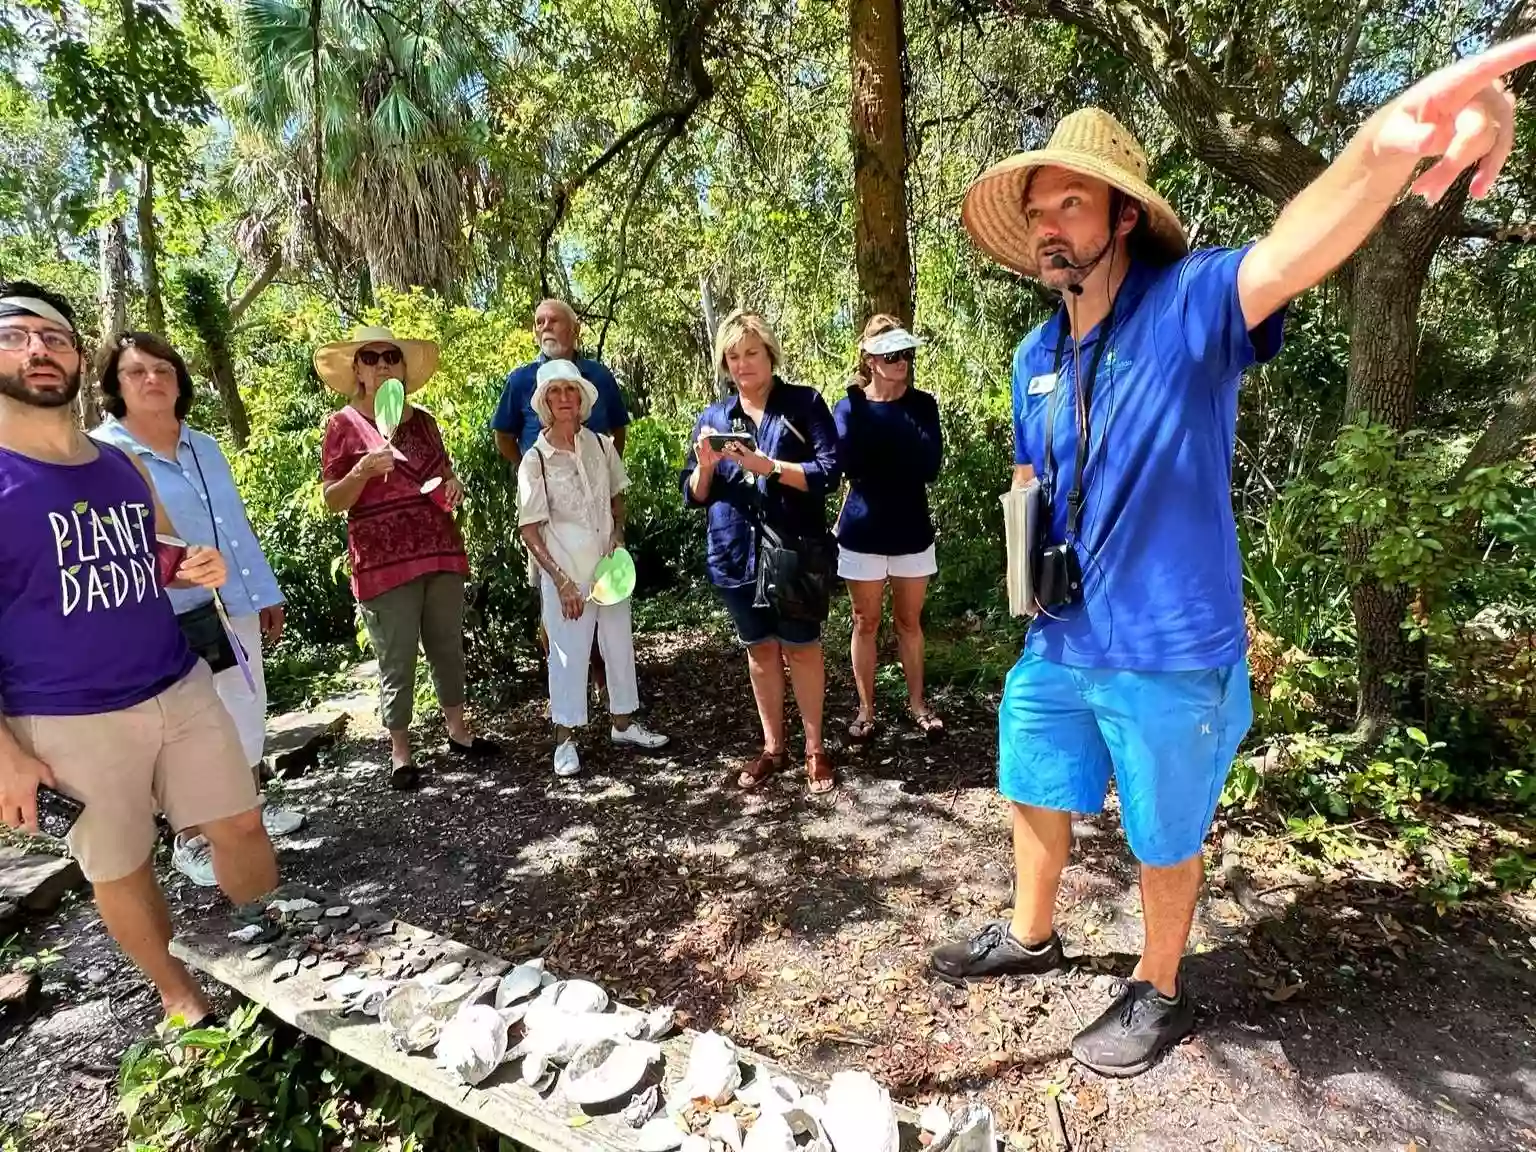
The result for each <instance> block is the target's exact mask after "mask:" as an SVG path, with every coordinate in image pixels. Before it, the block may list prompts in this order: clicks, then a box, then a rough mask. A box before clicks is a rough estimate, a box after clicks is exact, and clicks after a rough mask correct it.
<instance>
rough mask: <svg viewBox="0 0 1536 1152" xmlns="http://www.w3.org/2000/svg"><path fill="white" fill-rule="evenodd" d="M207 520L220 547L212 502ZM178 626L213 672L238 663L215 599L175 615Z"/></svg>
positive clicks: (194, 451)
mask: <svg viewBox="0 0 1536 1152" xmlns="http://www.w3.org/2000/svg"><path fill="white" fill-rule="evenodd" d="M187 446H188V447H189V448H191V449H192V463H193V465H194V466H195V467H196V468H197V479H198V481H199V482H200V483H201V484H202V486H203V495H204V496H207V495H208V478H207V477H206V476H204V475H203V462H202V461H201V460H199V459H198V458H197V449H196V448H195V447H193V445H192V444H191V442H190V441H189V442H188V445H187ZM207 503H208V519H209V521H210V522H211V523H212V525H213V546H214V547H215V548H218V546H219V522H218V519H217V518H216V517H215V516H214V514H213V500H212V498H209V500H208V502H207ZM176 623H177V624H179V625H181V634H182V635H183V636H185V637H186V639H187V647H189V648H191V649H192V652H193V654H194V655H197V656H201V657H202V658H203V659H204V660H205V661H207V663H208V667H209V668H210V669H212V670H213V671H214V672H223V671H225V670H226V669H229V668H233V667H235V666H236V665H237V664H239V660H237V659H236V658H235V642H234V640H233V638H232V637H231V636H230V634H229V630H228V629H226V628H225V627H224V621H223V620H221V619H219V610H218V608H216V607H215V606H214V603H213V601H212V600H210V601H208V603H206V604H200V605H199V606H198V607H196V608H191V609H188V610H187V611H186V612H178V613H177V614H176Z"/></svg>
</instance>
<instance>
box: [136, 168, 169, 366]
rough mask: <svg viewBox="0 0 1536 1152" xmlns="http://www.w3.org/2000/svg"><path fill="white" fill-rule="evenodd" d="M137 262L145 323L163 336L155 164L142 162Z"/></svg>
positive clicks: (163, 323)
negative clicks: (141, 283)
mask: <svg viewBox="0 0 1536 1152" xmlns="http://www.w3.org/2000/svg"><path fill="white" fill-rule="evenodd" d="M139 264H140V266H141V267H142V269H143V274H144V325H145V327H146V328H148V329H149V330H150V331H151V332H153V333H154V334H155V335H157V336H164V335H165V301H164V297H163V296H162V295H161V293H160V234H159V232H157V231H156V229H155V166H154V164H153V163H152V162H151V161H149V160H147V159H146V160H145V161H144V167H143V169H142V171H141V173H140V178H139Z"/></svg>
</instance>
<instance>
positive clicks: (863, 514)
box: [832, 386, 944, 556]
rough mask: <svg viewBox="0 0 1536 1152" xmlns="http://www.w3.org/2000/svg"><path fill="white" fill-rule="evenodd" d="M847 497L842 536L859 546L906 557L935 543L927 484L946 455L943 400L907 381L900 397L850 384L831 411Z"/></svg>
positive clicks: (847, 545) (849, 545)
mask: <svg viewBox="0 0 1536 1152" xmlns="http://www.w3.org/2000/svg"><path fill="white" fill-rule="evenodd" d="M832 418H833V420H834V421H835V423H836V424H837V452H838V458H839V459H840V460H841V461H842V465H843V475H845V476H846V477H847V478H848V499H847V501H846V502H845V503H844V504H843V512H842V515H841V516H840V517H839V518H838V522H837V541H838V543H839V544H841V545H842V546H843V547H844V548H848V549H851V550H852V551H854V552H870V553H873V554H875V555H878V556H906V555H910V554H912V553H914V552H925V551H927V549H928V546H929V545H930V544H932V543H933V518H932V516H931V515H930V514H929V511H928V485H929V484H932V483H933V482H934V480H936V479H937V478H938V475H939V465H940V464H941V463H942V462H943V459H944V440H943V433H942V432H941V431H940V430H939V406H938V404H937V403H936V402H935V401H934V398H933V396H932V394H930V393H928V392H923V391H920V390H919V389H917V388H908V389H907V390H906V391H905V392H903V393H902V394H901V395H900V396H898V397H897V398H896V399H894V400H884V401H880V400H871V399H869V397H868V396H866V395H865V394H864V390H863V389H862V388H858V387H852V386H850V387H849V389H848V395H847V397H846V398H845V399H843V400H839V401H838V402H837V407H836V408H835V409H833V411H832Z"/></svg>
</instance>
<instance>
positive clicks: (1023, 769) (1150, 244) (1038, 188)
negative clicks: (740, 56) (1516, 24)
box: [932, 36, 1536, 1076]
mask: <svg viewBox="0 0 1536 1152" xmlns="http://www.w3.org/2000/svg"><path fill="white" fill-rule="evenodd" d="M1531 60H1536V36H1527V37H1523V38H1521V39H1520V40H1515V41H1511V42H1509V43H1508V44H1504V45H1501V46H1499V47H1496V48H1493V49H1490V50H1489V51H1487V52H1485V53H1483V54H1482V55H1479V56H1472V57H1468V58H1466V59H1464V60H1462V61H1460V62H1459V63H1457V64H1454V65H1452V66H1451V67H1449V68H1445V69H1442V70H1441V71H1439V72H1436V73H1434V74H1433V75H1431V76H1430V77H1428V78H1427V79H1425V80H1423V81H1421V82H1420V83H1418V84H1416V85H1414V86H1413V87H1412V88H1409V89H1408V90H1407V91H1406V92H1404V93H1402V94H1401V95H1400V96H1398V97H1396V98H1395V99H1394V100H1392V102H1391V103H1389V104H1387V105H1385V106H1384V107H1383V108H1381V109H1380V110H1378V111H1377V112H1376V113H1375V114H1374V115H1372V116H1371V117H1370V119H1368V120H1367V121H1366V122H1365V124H1364V125H1363V127H1362V128H1361V130H1360V132H1359V133H1358V134H1357V136H1356V137H1355V139H1354V140H1353V141H1351V142H1350V144H1349V145H1347V146H1346V147H1345V149H1344V150H1343V152H1341V153H1340V154H1339V156H1338V158H1337V159H1336V160H1335V161H1334V162H1333V164H1332V165H1330V166H1329V167H1328V169H1327V170H1325V171H1324V172H1323V173H1322V174H1321V175H1320V176H1318V177H1317V179H1316V180H1314V181H1313V183H1312V184H1311V185H1309V186H1308V187H1307V188H1306V189H1304V190H1303V191H1302V192H1301V194H1300V195H1298V196H1297V197H1296V199H1295V200H1294V201H1293V202H1292V203H1291V204H1290V205H1289V206H1287V207H1286V209H1285V210H1284V211H1283V212H1282V213H1281V214H1280V216H1279V218H1278V219H1277V220H1276V221H1275V225H1274V227H1273V229H1272V230H1271V231H1270V232H1269V234H1268V235H1266V236H1264V237H1263V238H1262V239H1260V240H1259V241H1257V242H1256V243H1254V244H1251V245H1249V246H1246V247H1243V248H1235V249H1215V248H1208V249H1204V250H1200V251H1196V252H1193V253H1191V252H1189V251H1188V242H1187V240H1186V239H1185V234H1184V229H1183V227H1182V225H1181V224H1180V222H1179V219H1178V216H1177V215H1176V214H1175V213H1174V211H1173V209H1172V208H1171V207H1170V206H1169V204H1168V202H1167V201H1166V200H1164V199H1163V198H1162V197H1161V196H1159V195H1158V194H1157V192H1156V191H1154V190H1153V189H1152V187H1151V186H1150V185H1149V184H1148V182H1147V159H1146V154H1145V152H1143V150H1142V148H1141V145H1140V144H1139V143H1138V142H1137V141H1136V139H1135V138H1134V137H1133V136H1132V135H1131V134H1130V133H1129V132H1127V131H1126V129H1125V128H1124V127H1123V126H1122V125H1121V124H1120V123H1119V122H1118V121H1117V120H1115V118H1114V117H1113V116H1111V115H1109V114H1108V113H1107V112H1103V111H1100V110H1098V109H1093V108H1089V109H1084V110H1082V111H1080V112H1074V113H1073V114H1072V115H1070V116H1068V117H1066V118H1065V119H1064V120H1062V122H1061V123H1060V124H1059V125H1058V126H1057V128H1056V130H1055V132H1054V133H1053V134H1052V136H1051V139H1050V143H1049V144H1048V145H1047V146H1046V147H1045V148H1043V149H1041V150H1039V151H1035V152H1026V153H1024V154H1022V155H1019V156H1014V157H1012V158H1010V159H1007V160H1004V161H1002V162H1001V163H999V164H996V165H994V166H993V167H991V168H989V169H988V170H987V171H986V172H984V173H982V174H981V176H979V177H978V178H977V179H976V180H975V181H974V182H973V183H972V185H971V187H970V188H969V189H968V191H967V192H966V196H965V201H964V206H963V209H962V212H961V219H962V221H963V222H964V224H965V228H966V230H967V231H968V232H969V233H970V235H971V238H972V239H973V240H974V241H975V242H976V244H977V245H978V247H980V248H981V249H982V250H983V251H985V252H986V253H987V254H988V255H989V256H991V257H992V258H993V259H994V260H996V261H997V262H998V263H1000V264H1003V265H1004V266H1006V267H1008V268H1011V269H1013V270H1014V271H1016V272H1019V273H1021V274H1022V275H1025V276H1029V277H1032V278H1036V279H1039V280H1040V281H1042V282H1043V283H1044V284H1045V285H1046V286H1047V287H1049V288H1052V289H1054V290H1056V291H1057V292H1059V293H1061V297H1062V307H1061V308H1060V309H1058V311H1057V312H1056V314H1055V315H1054V316H1052V317H1051V318H1050V319H1049V320H1047V321H1046V322H1045V323H1044V324H1042V325H1040V326H1039V327H1038V328H1036V329H1035V330H1034V331H1033V332H1031V333H1029V335H1027V336H1026V337H1025V338H1024V340H1023V342H1022V343H1021V344H1020V345H1019V348H1018V351H1017V352H1016V353H1015V355H1014V359H1013V412H1014V440H1015V448H1014V462H1015V470H1014V481H1015V484H1016V485H1018V486H1024V485H1027V484H1029V483H1031V482H1035V481H1038V482H1039V483H1040V485H1041V488H1042V495H1043V498H1044V499H1043V503H1042V511H1041V521H1042V525H1041V537H1042V538H1041V539H1040V540H1039V541H1037V543H1036V547H1035V550H1034V561H1035V572H1034V577H1035V581H1034V587H1035V590H1036V593H1037V598H1038V600H1039V601H1040V603H1038V604H1037V605H1036V607H1037V609H1038V614H1037V615H1036V617H1035V620H1034V622H1033V624H1032V625H1031V627H1030V630H1029V637H1028V640H1027V641H1026V644H1025V650H1024V654H1023V655H1022V656H1021V657H1020V659H1019V662H1018V663H1017V664H1016V665H1015V666H1014V667H1013V670H1012V671H1011V672H1010V673H1009V674H1008V679H1007V682H1006V684H1005V685H1004V689H1003V698H1002V701H1001V703H1000V705H999V708H998V752H999V770H998V783H999V788H1000V790H1001V791H1002V793H1003V795H1004V796H1005V797H1006V798H1007V799H1008V800H1010V801H1011V802H1012V804H1013V813H1012V815H1013V838H1014V859H1015V862H1016V875H1015V891H1016V895H1015V900H1014V908H1013V915H1012V918H1011V920H1009V921H1000V922H998V923H995V924H989V925H987V926H986V927H985V928H983V929H982V930H981V931H979V932H977V933H975V934H974V935H972V936H970V937H968V938H965V939H961V940H958V941H956V942H954V943H952V944H948V945H945V946H944V947H942V948H939V949H938V950H936V951H935V952H934V954H933V957H932V962H933V966H934V968H935V970H936V971H937V972H938V973H939V974H940V975H941V976H944V977H946V978H948V979H951V980H968V979H974V978H977V977H983V976H996V975H1004V974H1028V973H1039V972H1044V971H1048V970H1050V969H1053V968H1056V967H1059V966H1060V965H1061V963H1062V945H1061V940H1060V938H1059V937H1058V936H1057V935H1056V932H1055V930H1054V925H1053V912H1054V906H1055V901H1056V895H1057V889H1058V888H1059V886H1060V881H1061V875H1062V871H1063V869H1064V868H1065V866H1066V864H1067V860H1068V857H1069V855H1070V851H1071V843H1072V813H1074V812H1096V811H1098V810H1099V809H1100V808H1101V807H1102V805H1103V802H1104V796H1105V791H1106V789H1107V787H1108V784H1109V779H1110V776H1111V775H1113V776H1114V778H1115V781H1116V786H1117V789H1118V792H1119V798H1120V812H1121V820H1122V823H1123V824H1124V825H1125V830H1126V836H1127V839H1128V840H1129V841H1130V845H1131V849H1132V851H1133V852H1134V853H1135V855H1136V857H1137V858H1138V860H1139V861H1140V862H1141V894H1142V906H1143V907H1142V911H1143V923H1144V925H1145V930H1146V940H1145V944H1144V947H1143V951H1142V956H1141V960H1140V962H1139V963H1138V964H1137V966H1136V970H1135V972H1134V973H1133V974H1132V978H1131V979H1130V980H1128V981H1127V982H1126V984H1125V986H1124V988H1123V989H1122V991H1121V993H1120V994H1119V995H1118V996H1117V997H1116V999H1115V1001H1114V1003H1113V1004H1111V1005H1110V1006H1109V1008H1108V1009H1107V1010H1106V1011H1105V1012H1104V1014H1103V1015H1101V1016H1100V1017H1099V1018H1098V1019H1097V1020H1095V1021H1094V1022H1093V1023H1092V1024H1090V1025H1089V1026H1088V1027H1087V1028H1085V1029H1084V1030H1083V1031H1082V1032H1081V1033H1079V1034H1078V1036H1077V1037H1076V1038H1075V1039H1074V1041H1073V1043H1072V1054H1073V1056H1074V1057H1076V1059H1077V1060H1078V1061H1079V1062H1081V1063H1083V1064H1085V1065H1087V1066H1088V1067H1090V1068H1093V1069H1094V1070H1096V1071H1098V1072H1101V1073H1104V1074H1106V1075H1112V1076H1132V1075H1136V1074H1137V1073H1139V1072H1142V1071H1145V1070H1146V1069H1147V1068H1149V1067H1151V1066H1152V1064H1153V1063H1155V1062H1156V1060H1157V1058H1158V1056H1159V1055H1160V1054H1161V1053H1162V1052H1163V1051H1164V1050H1165V1049H1167V1048H1168V1047H1169V1046H1170V1045H1171V1044H1173V1043H1175V1042H1177V1041H1178V1040H1179V1039H1180V1038H1181V1037H1182V1036H1184V1035H1185V1034H1187V1033H1188V1032H1189V1031H1190V1029H1191V1028H1192V1027H1193V1025H1194V1015H1195V1013H1194V1005H1193V998H1192V996H1191V994H1190V993H1189V992H1188V991H1187V990H1186V989H1185V988H1184V986H1183V981H1182V980H1181V979H1180V975H1179V967H1180V961H1181V959H1182V957H1183V953H1184V948H1185V945H1186V943H1187V941H1188V938H1189V929H1190V924H1191V920H1192V917H1193V915H1194V909H1195V904H1196V901H1197V900H1198V898H1199V894H1200V889H1201V885H1202V883H1203V880H1204V867H1203V859H1202V855H1201V850H1202V845H1203V843H1204V840H1205V836H1206V833H1207V831H1208V830H1209V827H1210V823H1211V819H1212V817H1213V816H1214V814H1215V809H1216V803H1217V798H1218V797H1219V796H1220V794H1221V790H1222V786H1223V784H1224V783H1225V780H1226V776H1227V771H1228V769H1229V768H1230V766H1231V763H1232V758H1233V755H1234V754H1235V752H1236V750H1237V746H1238V743H1239V741H1240V740H1241V739H1242V737H1243V735H1244V733H1245V732H1246V731H1247V729H1248V725H1249V723H1250V722H1251V719H1252V709H1251V704H1250V701H1249V691H1248V666H1247V658H1246V650H1247V643H1246V639H1247V638H1246V629H1245V626H1244V619H1243V605H1242V591H1241V589H1242V567H1241V562H1240V558H1239V555H1238V550H1237V530H1236V525H1235V523H1234V520H1233V514H1232V495H1231V482H1232V453H1233V447H1234V441H1235V438H1236V424H1237V394H1238V388H1239V385H1240V384H1241V381H1242V375H1243V372H1244V370H1245V369H1247V368H1248V367H1249V366H1250V365H1252V364H1253V363H1255V362H1256V361H1260V360H1265V359H1268V358H1269V357H1271V356H1273V355H1274V354H1275V353H1276V352H1277V351H1278V350H1279V347H1280V340H1281V328H1282V320H1283V313H1284V309H1285V306H1286V304H1287V303H1288V302H1289V301H1290V300H1291V299H1293V298H1294V297H1296V296H1297V295H1299V294H1300V293H1302V292H1305V291H1306V290H1307V289H1309V288H1311V287H1313V286H1315V285H1316V284H1318V283H1319V282H1320V281H1321V280H1322V279H1323V278H1324V277H1326V276H1327V275H1328V274H1329V273H1331V272H1332V271H1333V270H1334V269H1335V268H1337V267H1338V266H1339V265H1340V264H1342V263H1344V261H1346V260H1347V259H1349V257H1350V256H1351V255H1352V254H1353V253H1354V251H1355V250H1356V249H1357V248H1359V247H1360V246H1361V245H1362V244H1363V243H1365V241H1366V240H1367V239H1368V238H1369V236H1370V234H1371V232H1372V231H1374V229H1375V228H1376V226H1377V225H1378V224H1379V223H1380V222H1381V220H1382V217H1383V216H1384V215H1385V213H1386V212H1387V210H1388V209H1389V208H1390V207H1391V206H1392V205H1393V204H1394V203H1396V202H1397V200H1398V199H1399V197H1400V196H1401V195H1402V193H1403V191H1404V189H1405V188H1406V187H1407V186H1408V185H1409V183H1410V181H1414V176H1415V172H1416V171H1418V170H1419V169H1420V168H1421V165H1422V164H1423V162H1424V161H1425V160H1428V159H1433V158H1435V157H1440V158H1441V159H1440V160H1439V162H1438V163H1436V164H1433V165H1432V166H1429V167H1427V168H1425V169H1424V170H1423V172H1422V175H1420V176H1419V177H1418V179H1417V181H1415V182H1414V183H1413V191H1415V192H1419V193H1421V194H1423V195H1425V196H1426V198H1428V199H1430V200H1434V199H1437V198H1439V197H1440V196H1441V195H1443V194H1444V193H1445V192H1446V191H1447V190H1448V189H1449V188H1450V187H1451V185H1452V184H1453V183H1454V182H1455V181H1456V179H1457V177H1458V176H1459V175H1460V173H1461V172H1462V171H1463V170H1465V169H1466V168H1468V167H1471V166H1473V165H1476V166H1477V174H1476V176H1475V177H1474V179H1473V181H1472V191H1473V192H1474V194H1477V195H1482V194H1485V193H1486V192H1487V191H1488V190H1489V189H1490V188H1491V187H1492V185H1493V181H1494V179H1495V178H1496V177H1497V175H1498V171H1499V169H1500V168H1501V167H1502V165H1503V163H1504V160H1505V159H1506V158H1507V157H1508V154H1509V147H1510V141H1511V140H1512V139H1513V132H1514V100H1513V98H1512V97H1511V96H1510V95H1509V94H1508V93H1507V92H1505V91H1504V88H1503V84H1502V81H1501V80H1500V77H1501V76H1502V75H1503V74H1504V73H1505V72H1508V71H1511V70H1513V69H1516V68H1518V67H1520V66H1521V65H1522V64H1525V63H1527V62H1529V61H1531Z"/></svg>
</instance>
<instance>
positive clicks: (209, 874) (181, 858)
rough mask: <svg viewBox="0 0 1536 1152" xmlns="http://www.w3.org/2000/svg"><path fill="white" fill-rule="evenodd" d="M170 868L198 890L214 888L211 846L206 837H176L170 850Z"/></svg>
mask: <svg viewBox="0 0 1536 1152" xmlns="http://www.w3.org/2000/svg"><path fill="white" fill-rule="evenodd" d="M171 867H172V868H174V869H176V871H178V872H180V873H181V874H182V875H183V876H185V877H186V878H187V879H188V880H190V881H192V883H194V884H196V885H197V886H198V887H199V888H216V887H217V886H218V883H219V882H218V881H217V880H215V879H214V876H213V846H212V845H211V844H209V843H208V838H207V837H206V836H194V837H192V838H191V839H190V840H189V839H187V838H186V837H185V836H178V837H176V843H175V844H174V845H173V846H172V848H171Z"/></svg>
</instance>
